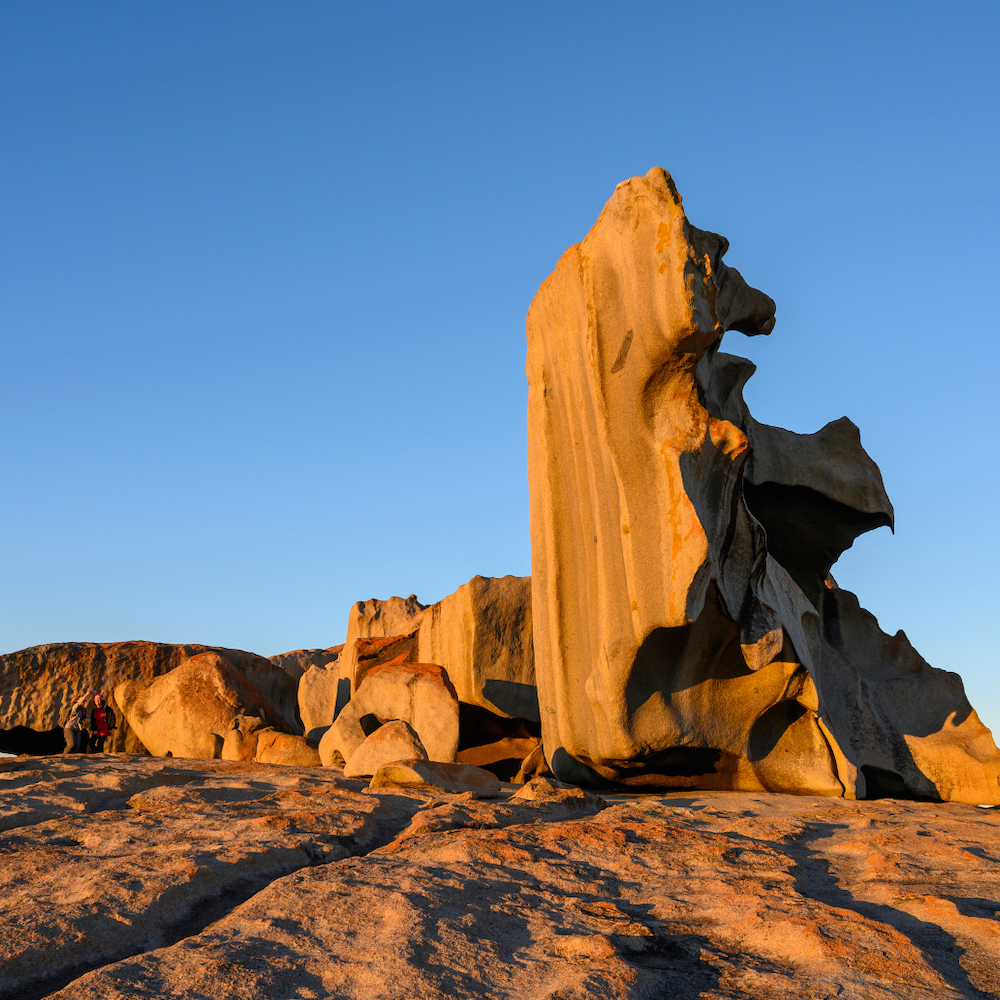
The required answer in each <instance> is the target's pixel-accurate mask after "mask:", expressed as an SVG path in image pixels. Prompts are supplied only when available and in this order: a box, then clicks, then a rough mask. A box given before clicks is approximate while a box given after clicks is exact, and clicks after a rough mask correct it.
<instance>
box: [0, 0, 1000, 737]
mask: <svg viewBox="0 0 1000 1000" xmlns="http://www.w3.org/2000/svg"><path fill="white" fill-rule="evenodd" d="M998 38H1000V7H998V6H997V5H996V4H995V3H963V4H960V5H945V4H926V3H916V4H914V3H908V4H892V3H879V4H860V3H838V4H835V5H834V4H824V5H820V4H793V3H787V4H767V3H756V4H738V3H732V4H717V5H691V4H670V3H659V4H632V5H610V4H590V3H577V4H572V5H571V4H557V3H549V4H536V5H528V4H505V5H486V4H434V3H429V4H419V5H418V4H379V3H370V4H366V5H347V4H335V3H303V2H298V3H296V2H292V3H253V2H241V3H227V2H214V3H212V4H204V3H200V2H199V3H185V2H171V3H169V4H166V3H161V4H154V3H145V2H128V3H80V2H59V3H49V2H44V0H39V2H30V3H28V2H10V3H6V4H4V5H3V6H2V7H0V343H2V347H3V364H2V366H0V388H2V391H0V455H2V460H3V466H2V468H3V472H4V488H3V490H2V491H0V526H2V530H0V566H2V574H0V608H2V612H0V649H2V650H4V651H7V650H13V649H18V648H22V647H25V646H29V645H34V644H37V643H42V642H53V641H61V640H73V639H75V640H100V641H110V640H117V639H133V638H146V639H155V640H160V641H166V642H181V641H187V642H205V643H211V644H221V645H228V646H237V647H241V648H245V649H252V650H255V651H257V652H261V653H264V654H271V653H275V652H279V651H281V650H285V649H290V648H295V647H299V646H325V645H330V644H333V643H336V642H340V641H342V639H343V634H344V631H345V623H346V617H347V610H348V608H349V606H350V604H351V603H352V602H353V601H355V600H358V599H363V598H368V597H371V596H379V597H387V596H389V595H390V594H403V595H406V594H409V593H411V592H416V593H417V595H418V596H419V597H420V598H421V599H422V600H424V601H431V600H437V599H439V598H440V597H442V596H444V595H445V594H447V593H449V592H450V591H452V590H454V589H455V587H457V586H459V585H460V584H461V583H463V582H464V581H465V580H467V579H468V578H469V577H471V576H472V575H474V574H476V573H482V574H485V575H501V574H504V573H517V574H526V573H527V572H529V567H530V552H529V543H528V503H527V481H526V458H525V450H526V444H525V406H526V385H525V379H524V316H525V313H526V311H527V308H528V304H529V302H530V300H531V297H532V295H533V294H534V292H535V290H536V288H537V287H538V285H539V284H540V283H541V281H542V280H544V278H545V277H546V275H547V274H548V273H549V272H550V271H551V269H552V267H553V266H554V264H555V262H556V260H557V259H558V257H559V255H560V254H561V253H562V252H563V250H564V249H565V248H566V247H567V246H569V245H571V244H573V243H575V242H578V241H579V240H580V239H581V238H582V237H583V236H584V234H585V233H586V231H587V229H588V228H589V227H590V225H591V224H592V223H593V221H594V219H595V218H596V217H597V214H598V212H599V211H600V209H601V207H602V205H603V204H604V202H605V201H606V200H607V198H608V197H609V196H610V194H611V192H612V191H613V189H614V186H615V184H616V183H617V182H618V181H620V180H623V179H624V178H626V177H630V176H633V175H635V174H642V173H645V172H646V171H647V170H648V169H649V168H650V167H651V166H653V165H660V166H664V167H666V168H667V169H668V170H670V171H671V172H672V174H673V175H674V178H675V180H676V182H677V184H678V187H679V188H680V190H681V192H682V194H683V195H684V199H685V207H686V208H687V211H688V214H689V216H690V218H691V220H692V221H693V222H694V223H695V225H698V226H700V227H702V228H706V229H713V230H716V231H718V232H721V233H723V234H724V235H726V236H727V237H728V238H729V240H730V242H731V245H732V249H731V250H730V253H729V257H728V260H729V261H730V262H731V263H732V264H733V265H734V266H736V267H738V268H739V269H740V270H741V271H742V272H743V274H744V275H745V276H746V277H747V279H748V280H749V281H750V282H751V283H753V284H755V285H757V286H758V287H760V288H762V289H763V290H765V291H766V292H768V293H769V294H770V295H771V296H772V297H773V298H774V299H775V300H776V301H777V304H778V324H777V327H776V329H775V331H774V333H773V334H772V336H771V337H770V338H769V339H765V338H756V339H755V340H747V339H746V338H743V337H742V336H740V335H739V334H730V335H728V336H727V338H726V349H727V350H729V351H732V352H733V353H737V354H744V355H746V356H748V357H750V358H752V359H753V360H754V361H755V362H757V364H758V365H759V370H758V373H757V374H756V375H755V376H754V378H753V379H752V380H751V383H750V386H749V387H748V392H747V398H748V401H749V403H750V405H751V408H752V410H753V411H754V413H755V415H756V416H757V417H758V419H761V420H765V421H768V422H771V423H777V424H781V425H783V426H786V427H789V428H791V429H793V430H797V431H803V432H804V431H812V430H815V429H817V428H818V427H819V426H821V425H822V424H823V423H825V422H826V421H828V420H831V419H834V418H836V417H839V416H841V415H843V414H846V415H848V416H850V417H851V418H852V419H853V420H854V421H855V422H856V423H857V424H858V425H859V426H860V428H861V432H862V440H863V443H864V444H865V446H866V448H867V449H868V451H869V452H870V453H871V455H872V456H873V457H874V458H875V460H876V461H877V462H878V463H879V465H880V466H881V468H882V471H883V475H884V478H885V482H886V486H887V488H888V491H889V495H890V497H891V498H892V500H893V502H894V504H895V507H896V514H897V527H896V534H895V536H893V535H891V534H890V533H889V531H888V530H886V529H880V530H879V531H876V532H874V533H872V534H870V535H866V536H863V537H862V538H861V539H859V540H858V542H857V543H856V545H855V548H854V549H853V550H851V551H850V552H849V553H847V554H846V555H845V556H844V558H843V559H842V560H841V562H840V563H839V564H838V566H837V567H835V568H834V574H835V575H836V576H837V579H838V581H839V582H840V583H841V585H842V586H845V587H847V588H849V589H852V590H854V591H855V592H857V593H858V595H859V596H860V598H861V600H862V603H863V604H864V605H865V606H867V607H868V608H869V609H870V610H871V611H873V612H874V613H875V614H876V615H877V616H878V618H879V620H880V623H881V624H882V626H883V628H885V629H886V630H887V631H889V632H894V631H895V630H896V629H899V628H902V629H905V631H906V632H907V634H908V635H909V636H910V638H911V640H912V641H913V642H914V644H915V645H916V646H917V648H918V649H919V650H920V651H921V652H922V653H923V654H924V656H925V657H926V658H927V659H928V660H929V661H930V662H931V663H933V664H934V665H935V666H939V667H944V668H947V669H951V670H957V671H959V672H960V673H961V674H962V675H963V677H964V678H965V681H966V685H967V689H968V690H969V693H970V696H971V698H972V701H973V703H974V705H976V707H977V708H978V709H979V711H980V714H981V715H982V717H983V718H984V720H985V721H986V722H987V723H988V724H989V725H991V726H992V727H994V728H996V727H998V726H1000V701H998V696H1000V682H998V680H997V672H998V666H1000V664H998V657H997V653H996V642H995V638H994V636H995V631H996V619H997V614H996V610H995V608H996V603H997V598H998V592H1000V586H998V582H997V570H996V565H997V561H998V558H997V557H998V555H1000V551H998V549H1000V545H998V538H997V535H998V533H997V527H996V525H997V520H996V505H997V496H998V493H1000V489H998V487H1000V473H998V471H997V462H996V460H995V457H994V455H993V448H994V441H993V436H994V432H993V423H994V416H993V410H994V408H995V400H996V396H997V392H996V389H995V380H996V372H997V370H998V362H1000V348H998V346H997V325H998V320H997V302H996V300H997V280H996V275H997V273H998V263H1000V262H998V259H997V258H998V251H997V246H996V239H995V235H994V234H995V233H996V231H997V229H998V222H1000V218H998V216H1000V197H998V193H997V180H996V178H997V174H998V171H997V153H998V142H1000V140H998V136H1000V128H998V124H1000V123H998V120H997V119H998V96H1000V87H998V74H1000V69H998V67H1000V52H998V48H1000V45H998Z"/></svg>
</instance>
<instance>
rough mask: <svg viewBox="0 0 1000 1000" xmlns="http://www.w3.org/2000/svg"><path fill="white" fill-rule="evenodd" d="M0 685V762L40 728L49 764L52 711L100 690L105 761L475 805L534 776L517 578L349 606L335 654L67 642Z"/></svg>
mask: <svg viewBox="0 0 1000 1000" xmlns="http://www.w3.org/2000/svg"><path fill="white" fill-rule="evenodd" d="M0 677H2V678H3V682H2V683H3V685H4V688H3V689H0V725H2V726H3V728H4V730H5V731H6V734H7V737H8V739H7V743H6V744H0V749H10V750H14V751H15V752H17V751H30V752H38V746H37V745H32V746H31V747H27V746H25V745H23V738H21V737H18V736H17V735H16V734H17V733H19V732H24V733H31V734H32V735H33V736H35V737H36V738H37V737H39V735H40V730H41V731H42V732H47V733H50V734H51V735H52V737H53V739H52V745H51V746H50V747H49V748H48V750H49V752H55V751H56V750H57V749H59V748H60V747H61V739H59V740H58V741H57V740H56V736H57V735H61V729H60V727H61V720H62V717H63V716H64V715H65V713H66V711H67V706H69V705H70V704H72V703H73V702H74V701H75V700H77V699H78V698H79V695H80V692H81V691H84V692H85V691H87V690H90V691H92V692H94V691H105V692H108V693H109V694H110V695H111V697H112V703H113V705H114V706H115V708H116V710H117V712H118V716H119V719H120V721H121V725H120V726H119V727H118V729H117V730H116V731H115V733H114V734H113V736H112V738H111V740H110V742H109V749H112V750H125V751H131V752H142V751H146V752H148V753H150V754H153V755H154V756H163V757H188V758H202V759H222V760H231V761H255V762H257V763H264V764H285V765H292V766H299V767H311V766H323V765H326V766H331V765H332V766H338V767H342V768H343V769H344V773H345V775H346V776H348V777H369V778H375V777H376V776H378V782H380V783H387V782H388V783H393V784H418V785H419V784H434V785H435V786H436V787H444V785H448V786H449V787H451V786H455V787H458V786H461V788H462V789H463V790H471V791H475V792H477V794H483V793H485V791H486V790H488V789H491V788H493V787H494V786H496V787H499V786H498V784H497V783H498V779H499V778H503V779H511V778H517V777H518V773H519V772H521V770H522V764H523V761H524V759H525V758H528V757H531V760H530V761H529V763H530V764H531V766H532V771H531V773H536V772H537V771H539V770H540V768H541V766H542V763H541V761H542V759H541V755H540V753H539V750H540V726H539V719H538V701H537V696H536V694H535V687H534V658H533V652H532V645H531V587H530V580H528V579H526V578H517V577H504V578H502V579H486V578H484V577H475V578H474V579H473V580H471V581H469V583H467V584H466V585H465V586H463V587H461V588H459V590H458V591H457V592H456V593H454V594H451V595H450V596H448V597H446V598H445V599H444V600H443V601H440V602H439V603H438V604H434V605H431V606H425V605H423V604H421V603H420V602H419V601H417V599H416V597H413V596H411V597H409V598H406V599H403V598H396V597H394V598H390V599H389V600H387V601H378V600H371V601H363V602H359V603H358V604H356V605H354V607H353V608H352V609H351V613H350V618H349V622H348V634H347V641H346V642H345V643H344V644H342V645H338V646H331V647H329V648H327V649H310V650H294V651H292V652H289V653H283V654H279V655H277V656H274V657H272V658H271V659H270V660H267V659H264V658H263V657H259V656H255V655H253V654H249V653H243V652H240V651H237V650H228V649H219V648H206V647H202V646H166V645H161V644H156V643H144V642H135V643H116V644H99V643H70V644H60V645H56V646H47V647H36V648H34V649H31V650H23V651H21V652H19V653H13V654H10V655H9V656H6V657H3V658H2V673H0ZM11 734H15V735H14V736H13V737H12V736H11ZM19 739H22V745H11V744H12V743H15V744H16V743H17V742H18V740H19ZM532 754H533V756H532ZM386 765H393V766H394V770H390V771H383V770H380V769H383V768H384V767H385V766H386ZM396 765H398V766H396ZM518 780H521V781H523V780H524V779H523V775H521V777H520V778H518ZM442 782H443V783H444V784H442Z"/></svg>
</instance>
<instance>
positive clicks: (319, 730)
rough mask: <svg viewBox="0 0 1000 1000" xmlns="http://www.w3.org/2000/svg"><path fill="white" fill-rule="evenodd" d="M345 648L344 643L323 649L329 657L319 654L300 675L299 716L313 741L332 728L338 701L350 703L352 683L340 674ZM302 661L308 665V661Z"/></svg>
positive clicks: (302, 663)
mask: <svg viewBox="0 0 1000 1000" xmlns="http://www.w3.org/2000/svg"><path fill="white" fill-rule="evenodd" d="M343 649H344V647H343V646H342V645H341V646H332V647H331V648H330V649H328V650H320V651H319V652H321V653H324V654H328V655H327V656H326V658H323V657H320V656H319V655H317V656H316V657H315V658H314V661H313V662H312V663H311V664H310V665H309V666H308V667H305V669H304V671H303V672H302V674H301V675H300V676H299V687H298V707H299V719H300V721H301V723H302V731H303V732H304V733H305V735H306V736H307V737H308V738H309V739H311V740H319V739H320V738H322V736H323V733H325V732H326V731H327V729H329V728H330V724H331V723H332V722H333V719H334V716H336V714H337V712H338V711H339V707H340V706H338V700H339V702H340V705H344V704H346V703H347V698H348V689H349V687H350V685H349V684H345V683H344V682H342V681H341V677H340V657H341V653H342V652H343ZM301 652H315V651H313V650H304V651H301ZM285 655H291V654H285ZM272 659H275V657H272ZM300 662H301V665H302V666H305V660H302V661H300Z"/></svg>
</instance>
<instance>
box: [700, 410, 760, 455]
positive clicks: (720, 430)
mask: <svg viewBox="0 0 1000 1000" xmlns="http://www.w3.org/2000/svg"><path fill="white" fill-rule="evenodd" d="M708 435H709V438H710V439H711V441H712V444H713V445H715V447H716V448H719V449H720V450H721V451H722V453H723V454H724V455H726V457H727V458H731V459H735V458H737V457H738V456H740V455H742V454H743V452H745V451H746V450H747V448H749V447H750V442H749V441H748V440H747V436H746V434H744V433H743V431H741V430H740V429H739V428H738V427H737V426H736V425H735V424H732V423H730V422H729V421H728V420H715V419H710V420H709V421H708Z"/></svg>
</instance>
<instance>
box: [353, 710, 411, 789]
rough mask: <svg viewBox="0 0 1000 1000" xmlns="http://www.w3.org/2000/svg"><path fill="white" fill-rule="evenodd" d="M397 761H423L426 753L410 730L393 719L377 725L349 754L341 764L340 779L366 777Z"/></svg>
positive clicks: (403, 723) (405, 724)
mask: <svg viewBox="0 0 1000 1000" xmlns="http://www.w3.org/2000/svg"><path fill="white" fill-rule="evenodd" d="M399 760H427V751H426V750H425V749H424V745H423V743H421V742H420V737H419V736H418V735H417V734H416V732H414V730H413V727H412V726H410V725H409V724H408V723H406V722H403V720H402V719H395V720H393V721H392V722H387V723H386V724H385V725H384V726H379V728H378V729H376V730H375V732H374V733H372V734H371V736H368V737H366V739H365V741H364V742H363V743H362V744H361V746H359V747H358V749H357V750H355V751H354V753H353V754H351V759H350V760H349V761H348V762H347V763H346V764H345V765H344V777H345V778H370V777H371V776H372V775H373V774H374V773H375V772H376V771H377V770H378V769H379V768H380V767H382V765H383V764H393V763H395V762H396V761H399Z"/></svg>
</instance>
